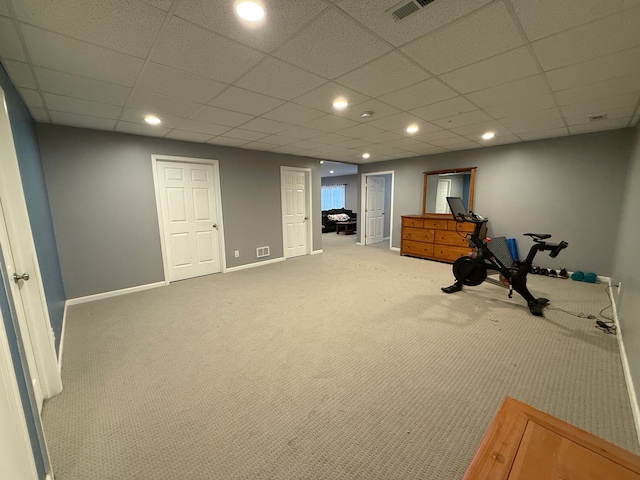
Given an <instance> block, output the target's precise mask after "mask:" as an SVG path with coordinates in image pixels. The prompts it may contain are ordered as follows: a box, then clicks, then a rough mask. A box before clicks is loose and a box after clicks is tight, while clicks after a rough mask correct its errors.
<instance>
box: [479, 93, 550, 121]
mask: <svg viewBox="0 0 640 480" xmlns="http://www.w3.org/2000/svg"><path fill="white" fill-rule="evenodd" d="M555 106H556V102H555V99H554V97H553V95H552V94H550V93H545V94H544V95H540V96H537V97H529V98H524V99H521V100H520V101H519V102H518V101H516V102H510V103H504V104H502V105H496V106H495V107H488V108H485V109H484V111H485V112H487V113H488V114H489V115H491V116H492V117H495V118H504V117H515V116H517V115H521V114H523V113H530V112H538V111H540V110H546V109H548V108H553V107H555Z"/></svg>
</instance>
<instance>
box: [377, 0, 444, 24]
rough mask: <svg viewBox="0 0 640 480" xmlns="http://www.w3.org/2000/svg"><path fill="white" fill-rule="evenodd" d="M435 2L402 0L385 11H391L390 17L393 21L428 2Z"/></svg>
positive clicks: (431, 0) (404, 16)
mask: <svg viewBox="0 0 640 480" xmlns="http://www.w3.org/2000/svg"><path fill="white" fill-rule="evenodd" d="M433 2H435V0H410V1H408V2H407V1H404V2H402V3H401V4H399V5H396V6H395V7H393V8H391V9H389V10H387V13H389V12H390V13H391V17H393V20H394V21H396V22H397V21H398V20H402V19H403V18H407V17H408V16H409V15H411V14H412V13H416V12H417V11H418V10H420V9H421V8H422V7H426V6H427V5H429V4H430V3H433Z"/></svg>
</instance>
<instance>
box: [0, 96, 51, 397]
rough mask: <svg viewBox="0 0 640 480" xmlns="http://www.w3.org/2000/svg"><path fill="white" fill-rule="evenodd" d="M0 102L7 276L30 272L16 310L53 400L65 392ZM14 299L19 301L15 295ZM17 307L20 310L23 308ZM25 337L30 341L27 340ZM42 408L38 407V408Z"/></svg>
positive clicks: (40, 376) (5, 114)
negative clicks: (11, 262)
mask: <svg viewBox="0 0 640 480" xmlns="http://www.w3.org/2000/svg"><path fill="white" fill-rule="evenodd" d="M0 101H1V105H0V171H2V175H0V201H1V203H2V209H3V210H2V211H3V212H4V222H5V224H6V232H7V236H8V241H9V242H10V245H7V246H6V249H5V255H6V252H8V251H11V252H12V256H13V259H14V260H15V262H16V265H7V266H6V267H7V275H8V276H9V278H12V277H13V274H14V273H16V274H18V275H22V273H23V271H22V270H20V271H18V272H16V271H15V269H29V270H30V271H28V272H27V273H29V276H30V278H29V280H28V282H29V283H28V284H25V285H24V286H23V287H24V294H21V298H22V300H23V302H24V305H23V306H24V308H16V310H17V316H18V318H17V320H18V322H19V323H20V326H21V328H22V331H23V332H24V334H23V340H24V341H29V342H30V343H31V346H32V349H33V354H34V357H35V362H36V365H31V366H30V369H32V371H31V376H32V377H33V378H35V379H37V381H38V384H39V385H38V388H39V390H40V392H41V393H42V396H43V397H44V398H51V397H53V396H54V395H56V394H58V393H60V392H61V391H62V380H61V377H60V370H59V368H58V358H57V356H56V348H55V339H54V335H53V330H52V328H51V320H50V319H49V311H48V309H47V300H46V297H45V293H44V285H43V283H42V277H41V275H40V265H39V263H38V256H37V254H36V247H35V243H34V241H33V233H32V231H31V224H30V221H29V213H28V211H27V204H26V202H25V195H24V190H23V188H22V178H21V175H20V168H19V166H18V157H17V155H16V149H15V145H14V143H13V135H12V133H11V123H10V122H9V113H8V110H7V104H6V101H5V96H4V91H3V90H2V88H0ZM5 263H9V262H5ZM21 282H22V280H21ZM21 288H22V287H21ZM14 300H15V301H16V302H18V300H17V299H15V295H14ZM15 306H16V307H21V306H20V305H15ZM26 335H28V338H25V336H26ZM33 370H35V371H33ZM38 403H40V402H38ZM40 406H41V405H38V408H40Z"/></svg>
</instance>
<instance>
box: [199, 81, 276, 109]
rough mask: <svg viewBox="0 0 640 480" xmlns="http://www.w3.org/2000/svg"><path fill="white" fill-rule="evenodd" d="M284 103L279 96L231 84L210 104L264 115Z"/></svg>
mask: <svg viewBox="0 0 640 480" xmlns="http://www.w3.org/2000/svg"><path fill="white" fill-rule="evenodd" d="M283 103H284V101H283V100H280V99H279V98H274V97H268V96H266V95H262V94H261V93H255V92H252V91H250V90H243V89H242V88H237V87H233V86H231V87H229V88H227V89H226V90H225V91H224V92H222V93H221V94H220V95H218V96H217V97H216V98H215V99H213V100H212V101H211V102H209V105H211V106H214V107H220V108H224V109H226V110H232V111H234V112H240V113H246V114H248V115H262V114H263V113H265V112H268V111H269V110H272V109H274V108H276V107H277V106H278V105H282V104H283Z"/></svg>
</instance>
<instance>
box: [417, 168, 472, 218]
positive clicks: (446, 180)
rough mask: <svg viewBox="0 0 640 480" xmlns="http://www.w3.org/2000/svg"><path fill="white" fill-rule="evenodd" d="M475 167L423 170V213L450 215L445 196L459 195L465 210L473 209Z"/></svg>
mask: <svg viewBox="0 0 640 480" xmlns="http://www.w3.org/2000/svg"><path fill="white" fill-rule="evenodd" d="M475 179H476V167H469V168H456V169H451V170H435V171H432V172H424V184H423V189H422V214H423V215H427V214H428V215H450V214H451V212H450V211H449V205H448V204H447V197H460V198H462V203H464V205H465V207H467V211H470V210H473V192H474V188H475Z"/></svg>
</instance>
